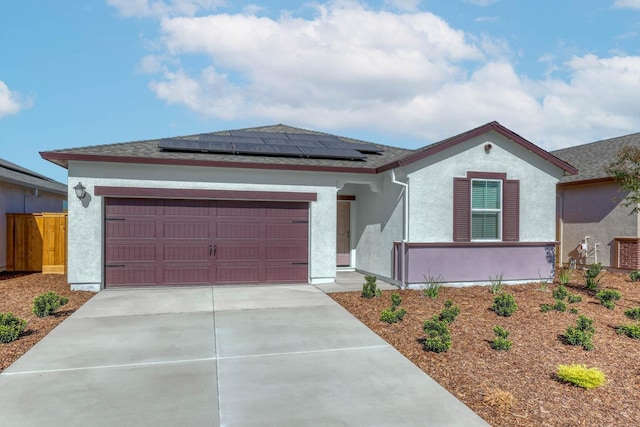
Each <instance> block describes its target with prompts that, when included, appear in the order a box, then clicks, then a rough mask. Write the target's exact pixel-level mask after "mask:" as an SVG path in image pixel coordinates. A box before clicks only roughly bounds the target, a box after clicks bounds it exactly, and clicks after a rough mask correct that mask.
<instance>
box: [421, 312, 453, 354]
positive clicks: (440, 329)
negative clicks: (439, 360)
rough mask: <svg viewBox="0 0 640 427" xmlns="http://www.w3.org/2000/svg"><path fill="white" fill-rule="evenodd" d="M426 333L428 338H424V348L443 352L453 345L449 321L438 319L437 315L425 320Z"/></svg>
mask: <svg viewBox="0 0 640 427" xmlns="http://www.w3.org/2000/svg"><path fill="white" fill-rule="evenodd" d="M423 329H424V333H425V334H426V335H427V338H426V339H425V340H424V349H425V350H427V351H433V352H434V353H443V352H446V351H447V350H449V347H451V333H450V332H449V328H448V327H447V322H444V321H442V320H438V317H437V316H434V317H433V319H429V320H425V321H424V328H423Z"/></svg>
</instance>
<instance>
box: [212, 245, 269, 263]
mask: <svg viewBox="0 0 640 427" xmlns="http://www.w3.org/2000/svg"><path fill="white" fill-rule="evenodd" d="M259 259H260V245H258V244H253V245H219V246H218V248H217V251H216V260H217V261H249V260H251V261H258V260H259Z"/></svg>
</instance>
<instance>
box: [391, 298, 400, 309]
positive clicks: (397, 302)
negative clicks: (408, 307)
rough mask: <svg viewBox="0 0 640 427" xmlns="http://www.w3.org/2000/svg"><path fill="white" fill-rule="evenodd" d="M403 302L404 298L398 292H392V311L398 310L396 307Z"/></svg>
mask: <svg viewBox="0 0 640 427" xmlns="http://www.w3.org/2000/svg"><path fill="white" fill-rule="evenodd" d="M400 304H402V298H401V297H400V295H398V294H391V311H396V308H398V307H400Z"/></svg>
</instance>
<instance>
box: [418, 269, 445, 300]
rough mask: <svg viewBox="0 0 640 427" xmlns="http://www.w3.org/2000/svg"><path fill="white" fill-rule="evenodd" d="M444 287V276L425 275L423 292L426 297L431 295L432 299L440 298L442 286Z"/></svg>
mask: <svg viewBox="0 0 640 427" xmlns="http://www.w3.org/2000/svg"><path fill="white" fill-rule="evenodd" d="M441 287H442V277H441V276H438V277H434V276H431V275H430V276H429V277H427V276H424V289H423V291H422V292H423V294H424V296H425V297H429V298H431V299H436V298H438V295H439V294H440V288H441Z"/></svg>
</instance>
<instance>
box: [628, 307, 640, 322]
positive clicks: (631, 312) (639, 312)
mask: <svg viewBox="0 0 640 427" xmlns="http://www.w3.org/2000/svg"><path fill="white" fill-rule="evenodd" d="M624 315H625V316H627V317H628V318H629V319H631V320H640V307H634V308H630V309H628V310H625V311H624Z"/></svg>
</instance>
